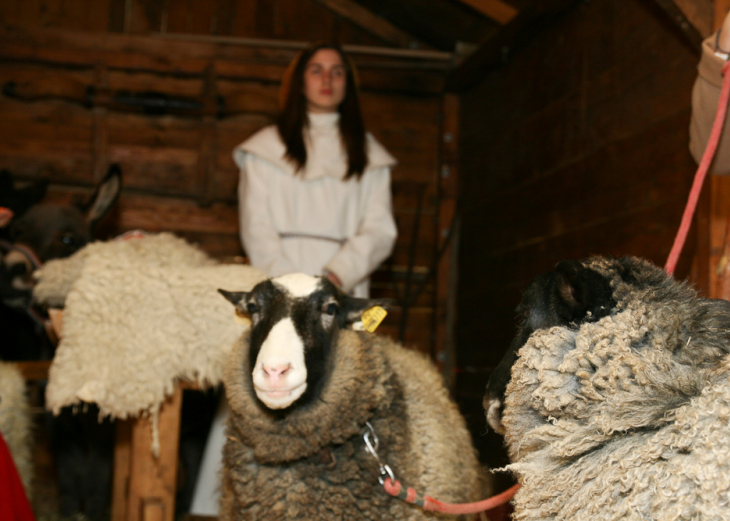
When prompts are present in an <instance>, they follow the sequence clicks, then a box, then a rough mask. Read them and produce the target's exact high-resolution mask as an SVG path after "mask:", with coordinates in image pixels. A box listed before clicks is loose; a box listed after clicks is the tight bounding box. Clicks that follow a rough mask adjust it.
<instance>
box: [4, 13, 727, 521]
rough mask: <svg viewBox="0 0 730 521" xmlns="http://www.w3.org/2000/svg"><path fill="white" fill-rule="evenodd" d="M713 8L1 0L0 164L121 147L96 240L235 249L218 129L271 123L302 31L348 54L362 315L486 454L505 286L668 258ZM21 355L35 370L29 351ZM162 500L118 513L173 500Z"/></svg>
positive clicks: (72, 193) (65, 190)
mask: <svg viewBox="0 0 730 521" xmlns="http://www.w3.org/2000/svg"><path fill="white" fill-rule="evenodd" d="M728 10H730V0H714V1H713V0H400V1H395V2H394V1H384V0H212V1H211V0H5V1H3V2H2V3H0V20H2V23H1V24H0V61H1V62H2V66H0V84H2V92H1V93H0V120H1V121H3V124H2V125H1V126H0V133H2V139H0V168H4V169H8V170H10V171H11V172H12V173H13V174H14V176H15V177H16V178H17V179H18V180H19V181H20V182H21V183H23V182H30V181H34V180H39V179H45V180H48V182H49V186H48V193H47V196H46V197H47V200H49V201H53V202H61V203H71V202H74V201H77V200H79V199H84V198H86V197H88V195H89V194H90V193H91V192H92V191H93V187H94V186H95V185H96V184H97V183H98V182H99V181H100V180H101V179H102V177H103V176H104V174H105V173H106V171H107V168H108V166H109V165H110V164H113V163H116V164H119V165H120V167H121V170H122V172H123V189H122V194H121V196H120V198H119V201H118V203H117V204H116V206H115V207H114V209H113V211H112V213H111V214H110V215H109V216H107V218H106V219H105V221H104V223H103V226H102V228H101V230H100V233H99V235H98V238H99V239H109V238H111V237H114V236H117V235H119V234H122V233H125V232H129V231H131V230H137V229H141V230H145V231H148V232H163V231H165V232H172V233H174V234H176V235H178V236H180V237H182V238H184V239H186V240H188V241H190V242H191V243H194V244H197V245H199V246H200V247H201V248H202V249H203V250H204V251H205V252H207V253H208V254H210V255H211V256H213V257H215V258H217V259H221V260H224V261H225V262H239V263H240V262H245V259H246V252H245V251H244V250H243V249H242V246H241V242H240V240H239V235H238V217H237V215H238V214H237V212H238V210H237V192H236V187H237V183H238V174H239V172H238V170H237V167H236V165H235V164H234V162H233V160H232V158H231V150H232V149H233V147H234V146H236V145H237V144H239V143H240V142H242V141H243V140H245V139H246V138H247V137H249V136H250V135H252V134H253V133H254V132H255V131H257V130H259V129H260V128H262V127H263V126H265V125H268V124H271V123H272V122H273V121H274V119H275V117H276V115H277V113H278V109H279V105H278V91H279V85H280V81H281V77H282V74H283V73H284V70H285V68H286V66H287V64H288V63H289V62H290V60H291V59H292V58H293V57H294V56H295V54H296V53H297V52H298V51H299V50H300V49H302V48H303V47H305V46H306V45H307V44H308V43H309V42H314V41H332V42H336V43H338V44H340V45H341V46H342V47H343V49H344V50H345V51H346V52H348V53H349V54H350V56H351V57H352V58H353V59H354V62H355V63H356V64H357V66H358V69H359V73H360V84H361V102H362V106H363V113H364V116H365V121H366V125H367V128H368V130H369V131H370V132H372V133H373V134H374V135H375V136H376V137H377V139H378V140H379V141H380V142H381V143H383V144H384V145H385V146H386V148H387V149H388V150H389V151H390V152H391V153H392V154H393V155H394V156H395V157H396V158H397V160H398V165H397V167H396V168H395V169H394V170H393V183H392V193H393V207H394V208H393V210H394V215H395V218H396V222H397V226H398V231H399V235H398V241H397V244H396V247H395V250H394V252H393V254H392V255H391V257H390V258H389V259H388V260H387V261H386V262H385V263H383V265H382V266H381V267H380V268H379V269H378V270H377V271H376V272H375V273H374V275H373V284H372V289H371V296H373V297H384V298H390V299H393V300H394V302H395V305H394V306H393V308H392V309H391V312H390V314H389V316H388V318H387V319H386V320H385V322H384V323H383V325H382V326H381V327H380V329H379V331H380V333H381V334H385V335H389V336H392V337H393V338H396V339H399V340H401V341H402V342H404V343H405V344H406V345H407V346H408V347H411V348H413V349H416V350H418V351H421V352H424V353H426V354H428V355H429V356H430V357H432V358H433V360H434V361H435V362H436V363H437V364H438V366H439V368H440V370H441V371H442V372H443V375H444V378H445V380H446V382H447V385H448V387H449V389H450V390H451V391H452V395H453V397H454V399H455V400H456V402H457V404H458V405H459V408H460V410H461V412H462V413H463V414H464V416H465V417H466V419H467V423H468V425H469V428H470V430H471V433H472V435H473V439H474V443H475V445H476V447H477V449H478V451H479V455H480V459H481V461H482V462H483V464H484V465H488V466H489V467H492V468H495V467H500V466H503V465H505V464H506V463H507V460H506V455H505V453H504V450H503V447H502V441H501V438H500V437H499V436H498V435H497V434H495V433H493V432H490V431H489V429H488V428H487V426H486V422H485V418H484V411H483V408H482V397H483V394H484V387H485V385H486V382H487V380H488V378H489V375H490V372H491V371H492V370H493V369H494V367H495V366H496V364H497V363H498V362H499V360H500V358H501V356H502V354H503V353H504V351H505V350H506V349H507V347H508V346H509V343H510V340H511V337H512V335H513V334H514V331H515V323H516V319H517V317H516V315H515V307H516V306H517V304H518V302H519V300H520V298H521V292H522V291H523V290H524V288H525V287H526V286H527V284H528V283H529V281H530V280H531V279H532V278H533V277H534V276H536V275H538V274H540V273H543V272H545V271H548V270H549V269H551V268H552V267H553V266H554V265H555V264H556V263H557V262H559V261H560V260H563V259H580V258H584V257H587V256H590V255H594V254H600V255H615V256H624V255H636V256H640V257H644V258H646V259H649V260H651V261H653V262H655V263H656V264H658V265H663V264H664V262H665V260H666V258H667V255H668V254H669V251H670V248H671V247H672V243H673V240H674V237H675V234H676V232H677V228H678V226H679V222H680V220H681V217H682V213H683V210H684V207H685V203H686V201H687V196H688V193H689V190H690V187H691V185H692V181H693V176H694V173H695V170H696V168H697V164H696V163H695V161H694V160H693V159H692V157H691V155H690V153H689V151H688V141H689V123H690V114H691V107H690V100H691V91H692V87H693V84H694V81H695V78H696V76H697V63H698V60H699V56H700V44H701V41H702V40H703V39H704V38H706V37H708V36H709V35H711V34H712V33H713V32H714V31H715V30H716V28H717V27H718V26H719V24H720V23H721V21H722V19H723V18H724V16H725V13H727V12H728ZM724 181H725V179H724V178H720V177H716V176H710V177H709V178H708V181H707V182H706V184H705V185H706V186H705V189H704V190H703V192H702V196H701V198H700V204H699V209H698V214H697V217H696V218H695V221H694V224H693V226H692V229H691V232H690V236H689V239H688V241H687V244H686V246H685V249H684V251H683V253H682V255H681V257H680V261H679V265H678V268H677V271H676V277H677V278H680V279H688V280H690V281H691V282H692V283H693V284H696V285H697V287H698V288H699V289H700V291H701V292H702V293H703V294H705V295H707V296H714V297H717V296H721V295H720V294H719V293H718V292H719V291H720V289H719V288H718V281H717V275H716V273H715V266H716V265H717V262H718V259H719V257H720V255H721V250H722V241H723V238H724V226H725V217H724V216H723V210H722V209H723V208H726V203H725V201H726V200H727V199H728V198H730V188H728V186H727V185H728V183H726V182H724ZM26 375H27V376H28V380H29V382H31V383H32V382H37V381H42V380H43V378H44V377H45V373H43V369H42V367H41V368H40V369H39V367H38V366H31V365H28V366H26ZM174 435H175V433H172V434H170V436H171V437H174ZM163 439H164V438H163ZM39 450H41V449H39ZM41 452H42V451H41ZM37 459H38V461H39V463H38V464H39V465H43V466H44V467H43V468H46V469H47V468H50V466H52V464H53V461H52V456H50V455H46V456H43V455H42V454H41V453H40V452H39V457H38V458H37ZM42 474H43V472H41V475H42ZM173 474H174V472H173ZM499 480H500V481H499V483H500V486H501V487H502V488H506V487H507V486H509V485H510V484H511V482H510V478H509V476H505V475H500V477H499ZM44 486H47V485H44ZM145 486H149V485H145ZM148 499H149V498H148ZM150 501H152V500H150ZM160 501H162V500H160ZM165 501H167V500H165ZM174 510H175V509H174V506H171V504H169V503H164V506H163V507H160V508H157V509H152V510H150V511H149V512H153V513H152V514H149V516H148V517H145V512H147V511H146V510H145V509H144V508H138V507H136V506H130V507H127V508H126V509H124V508H123V509H121V510H112V514H111V515H112V519H115V520H117V519H119V520H121V519H148V518H149V519H166V520H167V519H170V520H172V519H174V518H175V516H176V515H177V516H178V517H179V516H181V515H183V514H184V512H177V513H176V512H175V511H174ZM154 516H160V517H154ZM39 517H40V516H39Z"/></svg>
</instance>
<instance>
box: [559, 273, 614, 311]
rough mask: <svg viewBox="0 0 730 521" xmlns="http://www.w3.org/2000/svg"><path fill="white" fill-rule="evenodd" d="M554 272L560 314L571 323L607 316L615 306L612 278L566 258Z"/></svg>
mask: <svg viewBox="0 0 730 521" xmlns="http://www.w3.org/2000/svg"><path fill="white" fill-rule="evenodd" d="M555 271H556V272H557V280H556V284H555V296H556V298H557V300H558V301H559V308H560V309H558V310H556V311H557V312H558V314H559V315H560V316H561V317H562V318H563V319H565V320H567V321H568V322H572V321H578V320H582V319H583V318H590V319H592V320H595V319H598V318H601V317H603V316H606V315H608V314H609V313H610V312H611V309H612V308H613V307H614V306H615V305H616V302H615V300H614V299H613V290H612V289H611V284H610V283H609V281H608V280H607V279H606V278H605V277H604V276H602V275H601V274H600V273H598V272H596V271H594V270H592V269H590V268H586V267H585V266H583V265H582V264H581V263H580V262H578V261H563V262H561V263H559V264H558V265H557V266H556V268H555Z"/></svg>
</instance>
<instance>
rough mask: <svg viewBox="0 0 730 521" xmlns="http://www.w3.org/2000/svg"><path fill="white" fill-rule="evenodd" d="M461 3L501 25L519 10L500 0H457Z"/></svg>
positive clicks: (507, 21) (509, 20) (506, 22)
mask: <svg viewBox="0 0 730 521" xmlns="http://www.w3.org/2000/svg"><path fill="white" fill-rule="evenodd" d="M459 1H460V2H461V3H462V4H466V5H468V6H469V7H471V8H473V9H476V10H477V11H479V12H480V13H482V14H483V15H484V16H486V17H487V18H491V19H492V20H494V21H495V22H497V23H498V24H501V25H505V24H508V23H509V22H511V21H512V19H513V18H514V17H515V16H517V14H518V13H519V11H518V10H517V9H515V8H514V7H512V6H511V5H509V4H508V3H506V2H502V0H459Z"/></svg>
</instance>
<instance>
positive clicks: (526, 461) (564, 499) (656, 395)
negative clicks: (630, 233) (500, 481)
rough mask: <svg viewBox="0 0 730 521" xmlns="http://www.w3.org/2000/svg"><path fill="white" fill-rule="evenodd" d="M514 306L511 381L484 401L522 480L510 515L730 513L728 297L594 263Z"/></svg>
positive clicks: (570, 265)
mask: <svg viewBox="0 0 730 521" xmlns="http://www.w3.org/2000/svg"><path fill="white" fill-rule="evenodd" d="M520 309H521V310H522V311H523V313H524V315H525V320H524V322H523V324H522V326H521V327H520V330H519V333H518V335H517V338H516V339H515V342H514V344H513V345H512V347H511V348H510V349H511V350H512V351H513V352H512V353H511V354H508V355H507V359H506V360H505V362H504V364H503V365H502V366H501V367H500V369H499V371H502V372H504V371H507V372H509V370H510V366H511V378H509V377H505V376H504V375H502V376H501V377H500V375H498V374H495V375H494V376H493V378H491V379H490V383H489V385H488V388H487V395H486V396H485V408H486V409H487V411H488V421H489V423H490V425H492V427H494V428H495V429H496V430H499V431H502V432H503V433H504V436H505V442H506V444H507V448H508V451H509V455H510V459H511V461H512V463H511V465H509V466H508V467H507V469H509V470H511V471H512V472H514V473H515V474H516V475H517V477H518V478H519V480H520V482H521V483H522V488H521V489H520V491H519V492H518V493H517V495H516V496H515V499H514V508H515V513H514V519H516V520H537V519H591V520H609V519H611V520H617V519H636V520H639V519H642V520H643V519H667V520H668V519H702V520H714V519H729V518H730V378H729V377H728V374H729V373H728V369H730V358H729V357H728V351H729V350H730V349H729V348H730V304H729V303H728V302H726V301H719V300H709V299H703V298H699V297H698V296H697V294H696V292H695V291H694V290H693V289H691V288H690V287H689V286H687V285H686V284H684V283H681V282H677V281H675V280H673V279H672V278H671V277H669V276H667V275H666V274H665V273H664V272H663V271H662V270H660V269H659V268H657V267H656V266H654V265H652V264H650V263H648V262H646V261H643V260H640V259H636V258H624V259H609V258H602V257H595V258H590V259H587V260H585V261H582V262H574V261H573V262H563V263H560V264H559V265H558V266H557V268H556V269H555V270H554V271H553V272H551V273H549V274H547V275H544V276H541V277H539V278H538V279H536V280H535V281H534V282H533V283H532V285H531V286H530V288H529V289H528V290H527V292H526V294H525V298H524V299H523V303H522V304H521V308H520ZM510 359H511V360H510ZM506 380H509V383H508V384H507V385H506V389H505V388H504V385H503V383H504V381H506ZM503 392H504V399H502V398H503V396H502V393H503ZM502 403H503V404H504V406H503V411H502V412H501V414H500V411H501V406H502Z"/></svg>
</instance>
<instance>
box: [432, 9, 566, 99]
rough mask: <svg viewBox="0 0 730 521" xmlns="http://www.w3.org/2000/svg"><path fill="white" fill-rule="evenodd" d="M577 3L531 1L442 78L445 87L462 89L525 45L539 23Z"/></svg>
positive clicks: (475, 81)
mask: <svg viewBox="0 0 730 521" xmlns="http://www.w3.org/2000/svg"><path fill="white" fill-rule="evenodd" d="M577 3H578V0H555V1H553V2H533V3H532V4H531V5H530V6H529V8H527V9H524V10H522V11H520V12H519V13H518V14H517V16H515V17H514V18H513V19H512V21H510V22H509V23H508V24H506V25H505V26H504V27H502V29H501V30H500V31H499V33H497V34H496V35H495V36H493V37H491V38H488V39H487V40H486V41H484V42H482V43H481V44H480V46H479V48H478V49H477V50H476V51H474V52H473V53H472V54H470V55H469V56H468V57H467V58H466V59H465V60H464V61H463V62H462V63H461V64H460V65H459V66H458V67H457V68H456V69H454V71H453V72H452V73H451V74H450V75H449V76H448V77H447V79H446V90H447V91H448V92H462V91H465V90H467V89H469V88H471V87H472V86H473V85H475V84H476V83H478V82H479V81H480V80H481V79H482V78H483V77H484V76H485V75H486V74H487V73H488V72H489V71H490V70H492V69H493V68H495V67H498V66H499V65H501V64H502V63H504V61H505V57H506V55H507V53H509V54H514V52H515V51H516V50H518V49H520V48H522V47H524V46H525V45H527V43H529V42H530V41H531V40H532V38H533V37H534V35H535V34H536V33H538V32H539V30H540V29H541V28H542V27H544V26H546V25H550V24H551V23H552V19H553V18H555V17H557V16H559V15H560V14H562V13H563V12H565V11H566V10H567V9H568V8H570V7H572V6H573V5H575V4H577Z"/></svg>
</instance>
